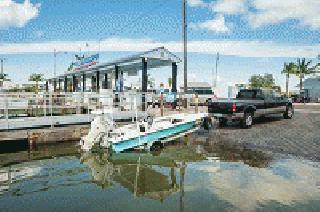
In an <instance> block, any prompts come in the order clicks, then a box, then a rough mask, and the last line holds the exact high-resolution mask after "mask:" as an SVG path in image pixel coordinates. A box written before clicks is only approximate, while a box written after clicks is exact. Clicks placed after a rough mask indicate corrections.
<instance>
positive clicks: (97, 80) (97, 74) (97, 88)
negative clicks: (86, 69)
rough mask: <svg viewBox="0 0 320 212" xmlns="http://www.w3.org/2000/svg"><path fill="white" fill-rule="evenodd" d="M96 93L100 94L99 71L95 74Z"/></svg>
mask: <svg viewBox="0 0 320 212" xmlns="http://www.w3.org/2000/svg"><path fill="white" fill-rule="evenodd" d="M96 92H97V93H99V92H100V71H97V73H96Z"/></svg>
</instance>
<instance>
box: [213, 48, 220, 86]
mask: <svg viewBox="0 0 320 212" xmlns="http://www.w3.org/2000/svg"><path fill="white" fill-rule="evenodd" d="M219 57H220V55H219V52H217V57H216V76H215V80H214V87H215V88H217V81H218V63H219V59H220V58H219Z"/></svg>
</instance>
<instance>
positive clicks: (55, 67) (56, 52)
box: [53, 49, 68, 78]
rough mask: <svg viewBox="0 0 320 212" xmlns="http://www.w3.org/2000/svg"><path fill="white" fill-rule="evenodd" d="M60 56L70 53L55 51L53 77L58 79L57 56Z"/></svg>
mask: <svg viewBox="0 0 320 212" xmlns="http://www.w3.org/2000/svg"><path fill="white" fill-rule="evenodd" d="M58 54H68V52H61V51H57V50H56V49H54V50H53V57H54V63H53V76H54V78H56V77H57V55H58Z"/></svg>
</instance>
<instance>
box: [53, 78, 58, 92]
mask: <svg viewBox="0 0 320 212" xmlns="http://www.w3.org/2000/svg"><path fill="white" fill-rule="evenodd" d="M53 92H57V79H54V80H53Z"/></svg>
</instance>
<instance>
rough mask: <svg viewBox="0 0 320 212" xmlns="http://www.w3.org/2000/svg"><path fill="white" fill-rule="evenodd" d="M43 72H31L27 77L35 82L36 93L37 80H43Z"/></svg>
mask: <svg viewBox="0 0 320 212" xmlns="http://www.w3.org/2000/svg"><path fill="white" fill-rule="evenodd" d="M43 80H44V78H43V74H36V73H33V74H31V75H30V77H29V81H32V82H36V93H38V91H39V82H41V81H43Z"/></svg>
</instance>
